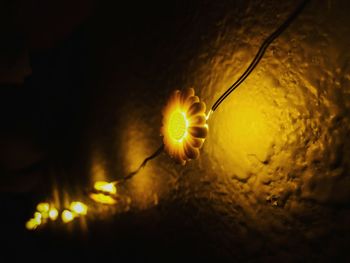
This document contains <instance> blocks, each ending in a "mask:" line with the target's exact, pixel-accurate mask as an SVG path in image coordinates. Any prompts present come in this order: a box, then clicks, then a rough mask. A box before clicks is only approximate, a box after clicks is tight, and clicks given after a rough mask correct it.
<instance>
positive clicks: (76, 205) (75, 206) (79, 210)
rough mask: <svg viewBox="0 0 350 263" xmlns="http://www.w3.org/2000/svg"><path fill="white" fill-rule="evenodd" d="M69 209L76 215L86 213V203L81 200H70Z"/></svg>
mask: <svg viewBox="0 0 350 263" xmlns="http://www.w3.org/2000/svg"><path fill="white" fill-rule="evenodd" d="M70 209H71V210H72V211H73V212H74V213H75V214H78V215H86V214H87V209H88V207H87V205H85V204H84V203H82V202H72V203H71V204H70Z"/></svg>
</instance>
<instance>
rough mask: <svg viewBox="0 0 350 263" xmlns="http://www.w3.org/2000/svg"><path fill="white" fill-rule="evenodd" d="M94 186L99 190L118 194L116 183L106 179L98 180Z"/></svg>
mask: <svg viewBox="0 0 350 263" xmlns="http://www.w3.org/2000/svg"><path fill="white" fill-rule="evenodd" d="M94 188H95V190H97V191H101V192H105V193H108V194H113V195H115V194H117V188H116V187H115V185H114V183H108V182H105V181H97V182H95V184H94Z"/></svg>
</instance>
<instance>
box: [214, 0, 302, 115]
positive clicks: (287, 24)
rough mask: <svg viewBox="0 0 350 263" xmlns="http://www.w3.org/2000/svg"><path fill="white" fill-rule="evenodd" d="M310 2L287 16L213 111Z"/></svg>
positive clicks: (215, 106) (218, 101)
mask: <svg viewBox="0 0 350 263" xmlns="http://www.w3.org/2000/svg"><path fill="white" fill-rule="evenodd" d="M307 2H309V0H304V1H302V2H301V3H300V5H299V6H298V7H297V8H296V9H295V10H294V12H293V13H291V14H290V16H289V17H288V18H287V20H286V21H285V22H284V23H283V24H282V25H281V26H280V27H279V28H277V29H276V30H275V31H274V32H273V33H272V34H271V35H270V36H269V37H268V38H266V40H265V41H264V42H263V44H262V45H261V47H260V49H259V51H258V53H257V54H256V56H255V57H254V59H253V61H252V62H251V63H250V65H249V67H248V68H247V69H246V70H245V72H244V73H243V74H242V75H241V76H240V77H239V79H238V80H237V81H236V82H235V83H233V84H232V86H231V87H229V88H228V89H227V90H226V91H225V93H224V94H222V95H221V96H220V98H219V99H218V100H217V101H216V102H215V103H214V105H213V107H212V108H211V110H212V111H215V110H216V109H217V107H219V105H220V104H221V102H223V101H224V100H225V99H226V98H227V96H228V95H230V94H231V93H232V91H234V90H235V89H236V88H237V87H238V86H239V85H240V84H241V83H242V82H243V81H244V80H245V79H246V78H247V77H248V76H249V74H250V73H252V71H253V70H254V68H255V67H256V66H257V65H258V63H259V62H260V60H261V59H262V57H263V55H264V53H265V51H266V49H267V48H268V46H269V45H270V44H271V43H272V42H273V41H274V40H275V39H276V38H277V37H278V36H279V35H280V34H281V33H282V32H283V31H284V30H285V29H286V28H287V27H288V26H289V25H290V24H291V22H292V21H293V20H294V19H295V18H297V16H298V15H299V14H300V12H301V11H302V10H303V9H304V7H305V5H306V4H307Z"/></svg>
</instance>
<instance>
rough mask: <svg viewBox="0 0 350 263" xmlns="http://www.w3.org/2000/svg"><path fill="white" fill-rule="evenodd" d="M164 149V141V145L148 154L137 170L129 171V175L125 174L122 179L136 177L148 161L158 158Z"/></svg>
mask: <svg viewBox="0 0 350 263" xmlns="http://www.w3.org/2000/svg"><path fill="white" fill-rule="evenodd" d="M163 150H164V144H163V143H162V145H161V146H160V147H159V148H158V149H157V150H156V151H155V152H154V153H153V154H152V155H150V156H148V157H147V158H146V159H144V160H143V162H142V163H141V165H140V166H139V168H137V170H135V171H134V172H131V173H129V174H128V175H127V176H125V177H124V178H123V179H122V180H123V181H126V180H129V179H131V178H132V177H134V176H135V175H136V174H137V173H138V172H140V171H141V169H142V168H143V167H145V165H146V164H147V162H148V161H150V160H152V159H154V158H156V157H157V156H158V155H160V154H161V153H162V152H163Z"/></svg>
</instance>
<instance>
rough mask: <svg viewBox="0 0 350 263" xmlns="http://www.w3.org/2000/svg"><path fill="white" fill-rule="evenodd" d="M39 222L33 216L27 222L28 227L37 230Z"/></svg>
mask: <svg viewBox="0 0 350 263" xmlns="http://www.w3.org/2000/svg"><path fill="white" fill-rule="evenodd" d="M38 225H40V224H38V223H37V222H36V220H35V219H34V218H31V219H29V220H28V221H27V223H26V229H28V230H35V229H36V228H37V227H38Z"/></svg>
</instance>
